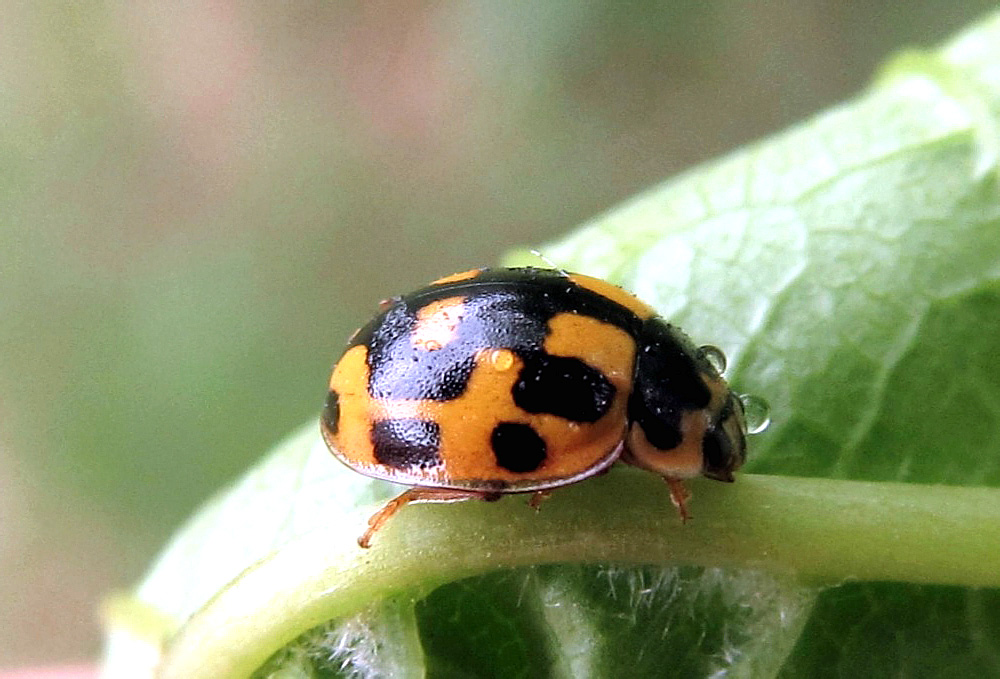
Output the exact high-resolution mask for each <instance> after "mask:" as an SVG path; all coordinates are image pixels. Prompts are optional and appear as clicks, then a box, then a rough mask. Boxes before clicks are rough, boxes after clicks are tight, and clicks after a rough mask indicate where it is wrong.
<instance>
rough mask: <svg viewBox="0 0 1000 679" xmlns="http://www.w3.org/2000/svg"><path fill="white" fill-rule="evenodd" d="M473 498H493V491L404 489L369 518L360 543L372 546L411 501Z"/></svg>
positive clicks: (417, 487)
mask: <svg viewBox="0 0 1000 679" xmlns="http://www.w3.org/2000/svg"><path fill="white" fill-rule="evenodd" d="M472 498H482V499H484V500H489V499H493V498H492V494H491V493H486V492H483V491H478V490H456V489H452V488H421V487H420V486H416V487H414V488H410V489H409V490H406V491H403V492H402V493H400V494H399V495H397V496H396V497H394V498H393V499H391V500H389V501H388V502H387V503H386V504H385V506H384V507H382V509H380V510H378V511H377V512H375V513H374V514H372V516H371V518H370V519H368V530H366V531H365V533H364V535H362V536H361V537H359V538H358V544H359V545H360V546H361V547H364V548H365V549H368V547H370V546H371V541H372V536H373V535H375V533H377V532H378V531H379V529H381V528H382V526H384V525H385V522H386V521H388V520H389V519H390V518H391V517H392V515H393V514H395V513H396V512H398V511H399V510H400V509H402V508H403V507H405V506H406V505H408V504H410V503H411V502H459V501H460V500H469V499H472Z"/></svg>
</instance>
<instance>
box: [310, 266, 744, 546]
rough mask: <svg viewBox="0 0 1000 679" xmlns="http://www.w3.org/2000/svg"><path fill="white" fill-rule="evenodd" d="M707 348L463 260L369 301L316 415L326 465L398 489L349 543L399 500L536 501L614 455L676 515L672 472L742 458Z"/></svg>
mask: <svg viewBox="0 0 1000 679" xmlns="http://www.w3.org/2000/svg"><path fill="white" fill-rule="evenodd" d="M720 358H721V354H720V352H718V350H717V349H714V348H712V347H702V348H698V347H696V346H695V345H694V344H692V342H691V341H690V340H689V339H688V337H687V336H686V335H684V334H683V333H682V332H681V331H680V330H679V329H678V328H676V327H674V326H673V325H671V324H669V323H667V322H666V321H665V320H663V319H662V318H660V317H659V316H657V315H656V312H655V311H654V310H653V309H652V308H651V307H650V306H648V305H646V304H644V303H643V302H641V301H639V299H638V298H636V297H635V296H633V295H632V294H630V293H628V292H626V291H625V290H623V289H621V288H619V287H617V286H615V285H612V284H611V283H607V282H605V281H602V280H599V279H596V278H591V277H589V276H583V275H580V274H573V273H567V272H564V271H557V270H549V269H536V268H516V269H515V268H511V269H475V270H472V271H466V272H464V273H459V274H455V275H453V276H448V277H446V278H441V279H439V280H436V281H434V282H433V283H431V284H430V285H429V286H427V287H424V288H421V289H419V290H417V291H415V292H412V293H410V294H408V295H404V296H402V297H397V298H393V299H391V300H386V301H384V302H383V303H382V306H381V311H380V313H378V315H376V316H375V318H374V319H372V320H371V321H370V322H369V323H368V324H367V325H366V326H364V327H363V328H361V329H360V330H358V331H357V332H356V333H355V334H354V336H353V337H352V338H351V340H350V342H349V345H348V347H347V350H346V351H345V352H344V354H343V356H342V357H341V358H340V360H339V361H338V362H337V365H336V367H335V368H334V370H333V375H332V376H331V378H330V390H329V394H328V396H327V399H326V405H325V407H324V409H323V414H322V417H321V428H322V433H323V437H324V439H325V440H326V443H327V445H328V446H329V447H330V450H331V451H332V452H333V454H334V455H335V456H336V457H337V458H338V459H339V460H340V461H341V462H343V463H344V464H346V465H347V466H348V467H351V468H352V469H354V470H356V471H358V472H361V473H362V474H366V475H368V476H372V477H375V478H379V479H385V480H387V481H394V482H396V483H404V484H409V485H411V486H413V487H411V488H410V489H409V490H407V491H405V492H403V493H402V494H401V495H399V496H398V497H396V498H395V499H393V500H391V501H390V502H389V503H388V504H387V505H386V506H385V507H383V508H382V509H381V510H380V511H378V512H377V513H376V514H375V515H373V516H372V517H371V519H369V521H368V524H369V527H368V530H367V531H366V532H365V534H364V535H362V536H361V537H360V538H359V539H358V543H359V544H360V545H361V546H362V547H368V545H369V543H370V540H371V537H372V535H373V534H374V533H375V532H376V531H377V530H378V529H379V528H380V527H381V526H382V525H383V524H384V523H385V521H386V520H387V519H389V517H391V516H392V515H393V514H394V513H395V512H396V511H397V510H398V509H399V508H401V507H403V506H404V505H406V504H407V503H409V502H414V501H423V502H454V501H458V500H464V499H468V498H481V499H484V500H496V499H498V498H499V497H500V496H501V495H503V494H506V493H526V492H534V493H536V495H535V496H534V497H533V498H532V505H533V506H537V503H538V501H540V499H541V498H542V497H544V496H545V494H546V492H547V491H548V490H549V489H552V488H555V487H558V486H564V485H567V484H570V483H575V482H576V481H580V480H582V479H585V478H587V477H590V476H594V475H595V474H599V473H601V472H603V471H605V470H607V468H608V467H609V466H610V465H611V464H613V463H614V462H615V461H616V460H621V461H622V462H625V463H627V464H631V465H635V466H637V467H641V468H643V469H647V470H650V471H653V472H656V473H657V474H660V475H661V476H662V477H663V478H664V479H665V480H666V481H667V483H668V484H669V486H670V494H671V499H672V500H673V502H674V504H675V505H677V507H678V509H679V511H680V514H681V518H682V519H687V518H688V516H689V515H688V512H687V508H686V504H685V501H686V500H687V499H688V497H689V494H688V492H687V490H686V489H685V488H684V486H683V484H682V480H683V479H686V478H691V477H694V476H697V475H699V474H702V475H705V476H707V477H709V478H713V479H718V480H720V481H732V480H733V471H734V470H735V469H737V468H738V467H740V465H742V464H743V461H744V458H745V455H746V433H747V427H746V420H745V417H744V414H743V405H742V403H741V401H740V398H739V396H738V395H737V394H736V393H734V392H733V391H732V390H730V388H729V386H728V385H727V384H726V382H725V381H724V380H723V379H722V377H721V376H720V374H719V373H720V371H721V370H722V369H723V367H722V366H720V365H719V362H720V361H719V359H720ZM713 359H715V361H714V363H713Z"/></svg>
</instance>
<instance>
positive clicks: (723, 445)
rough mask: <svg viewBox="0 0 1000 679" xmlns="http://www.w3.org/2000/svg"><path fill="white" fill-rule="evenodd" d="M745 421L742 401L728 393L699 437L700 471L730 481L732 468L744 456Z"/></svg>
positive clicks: (711, 476) (735, 467)
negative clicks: (711, 424)
mask: <svg viewBox="0 0 1000 679" xmlns="http://www.w3.org/2000/svg"><path fill="white" fill-rule="evenodd" d="M745 432H746V425H745V424H744V422H743V407H742V403H741V402H740V401H738V400H737V398H736V396H735V395H730V397H729V399H728V400H727V401H726V404H725V405H724V406H723V407H722V410H721V411H719V416H718V418H716V420H715V424H714V425H713V426H712V428H711V429H710V430H708V431H707V432H705V439H704V440H703V441H702V454H703V459H704V469H703V470H702V473H703V474H704V475H705V476H707V477H709V478H711V479H717V480H719V481H732V480H733V471H734V470H735V469H738V468H739V467H740V466H742V464H743V461H744V460H745V459H746V434H745Z"/></svg>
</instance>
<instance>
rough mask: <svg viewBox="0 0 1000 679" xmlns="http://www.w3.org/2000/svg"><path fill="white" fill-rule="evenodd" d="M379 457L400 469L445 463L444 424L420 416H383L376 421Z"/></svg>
mask: <svg viewBox="0 0 1000 679" xmlns="http://www.w3.org/2000/svg"><path fill="white" fill-rule="evenodd" d="M371 441H372V445H373V446H374V448H375V459H376V460H377V461H378V462H379V463H381V464H384V465H386V466H389V467H394V468H396V469H414V468H419V469H426V468H428V467H434V466H437V465H439V464H441V457H440V454H439V450H440V447H441V428H440V427H439V426H438V424H437V422H431V421H428V420H418V419H416V418H398V419H393V420H379V421H377V422H375V423H374V424H373V425H372V431H371Z"/></svg>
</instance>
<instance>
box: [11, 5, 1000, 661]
mask: <svg viewBox="0 0 1000 679" xmlns="http://www.w3.org/2000/svg"><path fill="white" fill-rule="evenodd" d="M993 5H994V3H993V2H976V1H970V2H962V3H955V2H953V1H952V0H919V1H917V2H909V3H891V2H852V3H843V2H839V1H837V0H827V1H821V0H807V1H802V0H799V1H795V0H774V1H771V2H763V3H733V2H723V3H713V4H709V3H703V2H672V3H670V2H641V1H631V2H614V1H612V0H606V1H605V2H598V1H590V2H588V1H583V2H561V1H553V2H542V3H539V2H531V1H528V0H521V1H519V2H491V1H489V0H479V1H478V2H466V3H459V2H449V1H447V0H444V1H440V2H420V1H415V2H401V1H391V0H381V1H370V2H317V1H314V2H300V3H264V2H257V3H233V2H229V1H226V0H220V1H217V2H190V3H178V4H176V5H175V4H173V3H158V2H150V1H148V0H140V1H138V2H129V3H126V2H107V3H38V4H35V3H27V2H10V1H7V2H2V3H0V16H2V17H3V20H2V22H0V667H6V666H12V665H19V664H22V663H29V662H49V661H59V660H76V659H80V658H87V657H92V656H93V655H94V654H95V653H96V651H97V648H98V645H99V632H98V625H97V622H96V614H95V610H96V607H97V603H98V601H99V600H100V598H101V596H102V595H103V594H104V593H106V592H107V591H109V590H111V589H113V588H116V587H124V586H127V585H129V584H130V583H132V582H133V581H134V580H135V579H137V578H138V576H139V575H140V573H141V572H142V570H143V567H144V565H145V564H146V563H147V562H148V561H149V560H150V559H151V558H152V556H153V555H154V553H155V552H156V550H157V548H158V546H159V545H160V544H162V542H163V541H164V540H165V539H166V538H167V537H168V536H169V534H170V532H171V531H172V529H173V528H174V527H176V525H177V524H178V523H179V522H180V521H181V520H182V519H183V518H184V517H185V516H186V515H187V514H188V513H189V512H191V510H192V509H193V508H194V507H195V506H196V505H197V504H198V503H199V502H201V501H202V500H203V499H205V498H206V497H207V496H208V495H209V494H210V493H211V492H212V491H213V490H214V489H216V488H218V487H219V486H220V485H222V484H223V483H225V482H226V481H227V480H229V479H231V478H233V477H234V476H236V475H237V474H239V472H240V470H241V469H243V468H245V467H246V466H247V465H249V464H251V463H252V462H253V461H254V460H255V459H257V458H258V457H259V456H260V455H261V454H262V453H263V452H264V451H266V450H267V449H268V448H269V447H270V446H271V445H272V444H273V443H274V442H275V441H277V440H278V439H279V438H280V437H281V436H283V435H284V434H286V433H287V432H289V431H290V430H292V429H293V428H294V427H296V426H298V425H300V424H301V423H303V422H304V421H306V420H307V419H309V418H311V417H314V416H315V414H316V412H317V410H318V407H319V405H320V403H321V400H322V397H323V394H324V391H325V387H324V384H325V381H326V378H327V373H328V371H329V369H330V366H331V364H332V362H333V361H334V360H335V359H336V357H337V355H338V353H339V351H340V348H341V347H342V345H343V342H344V340H345V338H346V337H347V336H348V335H349V334H350V332H351V331H352V330H353V329H354V328H355V327H356V326H357V325H358V324H360V323H361V322H362V321H363V320H365V319H366V318H367V316H368V315H369V314H370V312H371V311H372V309H373V308H374V304H375V303H376V302H377V301H378V300H379V299H381V298H383V297H386V296H389V295H391V294H394V293H398V292H402V291H405V290H407V289H408V288H412V287H414V286H416V285H418V284H420V283H423V282H425V281H427V280H430V279H431V278H434V277H437V276H439V275H442V274H446V273H450V272H452V271H457V270H463V269H467V268H470V267H472V266H477V265H482V264H488V263H491V262H496V261H497V259H498V257H499V256H500V254H501V253H502V252H503V251H504V250H506V249H508V248H510V247H511V246H515V245H522V244H538V243H541V242H543V241H544V240H546V239H548V238H551V237H553V236H555V235H557V234H559V233H562V232H564V231H566V230H567V229H569V228H571V227H572V226H573V225H574V224H577V223H578V222H580V221H581V220H583V219H585V218H587V217H588V216H591V215H593V214H594V213H596V212H599V211H601V210H604V209H607V208H609V207H611V206H613V205H614V204H615V203H617V202H618V201H620V200H622V199H623V198H625V197H627V196H629V195H631V194H633V193H634V192H636V191H638V190H640V189H642V188H644V187H647V186H649V185H650V184H652V183H654V182H656V181H658V180H660V179H662V178H664V177H666V176H668V175H670V174H672V173H675V172H677V171H679V170H681V169H683V168H685V167H688V166H690V165H692V164H693V163H696V162H698V161H700V160H702V159H705V158H708V157H711V156H713V155H716V154H719V153H722V152H724V151H726V150H727V149H731V148H734V147H736V146H738V145H740V144H743V143H745V142H747V141H750V140H753V139H755V138H757V137H760V136H761V135H764V134H767V133H769V132H772V131H775V130H778V129H780V128H782V127H784V126H786V125H788V124H790V123H792V122H795V121H797V120H799V119H801V118H803V117H806V116H808V115H809V114H810V113H812V112H815V111H817V110H819V109H821V108H823V107H825V106H828V105H830V104H833V103H835V102H837V101H839V100H841V99H843V98H844V97H847V96H849V95H850V94H851V93H854V92H856V91H858V90H859V89H860V88H862V87H863V86H864V84H865V83H866V82H867V81H868V79H869V78H870V76H871V74H872V72H873V70H874V69H875V68H876V67H877V65H878V64H879V63H880V62H881V61H882V60H883V59H884V58H885V57H886V56H887V55H889V54H890V53H892V52H894V51H896V50H898V49H900V48H901V47H905V46H929V45H932V44H934V43H935V42H937V41H938V40H940V39H942V38H944V37H946V36H947V35H948V34H949V33H951V32H952V31H954V30H955V29H957V28H959V27H961V26H962V25H964V24H966V23H967V22H968V21H970V20H972V19H974V18H976V17H977V16H979V15H981V14H982V13H983V12H984V11H985V10H987V9H988V8H991V7H992V6H993Z"/></svg>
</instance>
